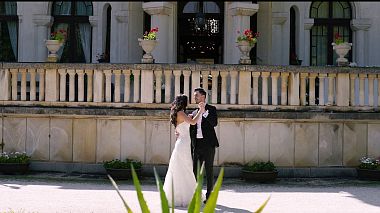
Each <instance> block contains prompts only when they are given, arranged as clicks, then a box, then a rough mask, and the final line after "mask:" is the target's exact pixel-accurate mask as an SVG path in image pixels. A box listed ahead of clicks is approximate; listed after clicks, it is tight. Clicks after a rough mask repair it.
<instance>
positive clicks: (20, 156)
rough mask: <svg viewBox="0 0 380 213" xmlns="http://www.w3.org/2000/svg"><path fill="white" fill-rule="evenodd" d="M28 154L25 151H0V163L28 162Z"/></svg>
mask: <svg viewBox="0 0 380 213" xmlns="http://www.w3.org/2000/svg"><path fill="white" fill-rule="evenodd" d="M29 161H30V156H28V155H27V154H26V153H25V152H23V153H20V152H11V153H9V154H8V153H6V152H2V153H0V163H29Z"/></svg>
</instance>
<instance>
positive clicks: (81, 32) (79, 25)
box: [52, 1, 93, 63]
mask: <svg viewBox="0 0 380 213" xmlns="http://www.w3.org/2000/svg"><path fill="white" fill-rule="evenodd" d="M92 10H93V8H92V3H91V2H87V1H77V2H68V1H59V2H54V3H53V9H52V13H53V14H52V15H53V17H54V24H53V26H52V32H54V31H56V30H59V29H64V30H66V31H67V40H66V41H65V44H64V46H63V48H61V49H60V50H59V51H58V53H57V54H58V55H59V57H60V59H59V61H60V62H77V63H90V62H91V37H92V35H91V30H92V29H91V25H90V22H89V19H88V16H92V14H93V11H92Z"/></svg>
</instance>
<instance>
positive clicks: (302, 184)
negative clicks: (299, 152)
mask: <svg viewBox="0 0 380 213" xmlns="http://www.w3.org/2000/svg"><path fill="white" fill-rule="evenodd" d="M117 183H118V185H119V187H120V189H121V191H122V194H123V196H124V197H125V198H126V200H127V203H128V205H129V206H130V207H131V208H132V210H133V211H134V212H141V211H140V208H139V205H138V200H137V196H136V192H135V190H134V186H133V184H132V182H131V181H117ZM141 184H142V188H143V193H144V197H145V200H147V203H148V206H149V208H150V210H151V212H153V213H156V212H157V213H159V212H161V209H160V198H159V194H158V192H157V188H156V185H155V181H154V179H153V178H146V179H145V180H142V181H141ZM204 189H205V187H204ZM268 196H271V199H270V201H269V202H268V205H267V206H266V208H265V209H264V212H268V213H269V212H281V213H283V212H292V213H294V212H302V213H304V212H308V213H313V212H315V213H317V212H318V213H321V212H335V213H336V212H342V213H343V212H344V213H357V212H366V213H379V212H380V182H370V181H359V180H349V179H280V180H279V181H277V182H276V183H273V184H256V183H246V182H244V181H242V180H239V179H225V180H224V182H223V185H222V190H221V192H220V194H219V199H218V203H217V209H216V211H215V212H220V213H221V212H236V213H248V212H254V211H255V210H256V209H257V208H258V207H259V206H260V204H261V203H263V202H264V201H265V199H266V198H267V197H268ZM11 210H12V211H14V212H20V213H21V212H23V213H29V212H38V213H45V212H46V213H47V212H48V213H52V212H59V213H61V212H81V213H87V212H102V213H105V212H112V213H118V212H126V211H125V210H124V207H123V204H122V202H121V200H120V198H119V197H118V195H117V193H116V191H115V190H114V189H113V187H112V185H111V183H110V182H109V181H108V180H107V179H105V178H104V177H95V178H94V177H87V178H84V177H81V176H77V177H75V176H65V175H62V174H46V173H43V174H34V175H27V176H1V175H0V212H1V213H3V212H11ZM175 212H187V210H186V209H185V208H176V210H175Z"/></svg>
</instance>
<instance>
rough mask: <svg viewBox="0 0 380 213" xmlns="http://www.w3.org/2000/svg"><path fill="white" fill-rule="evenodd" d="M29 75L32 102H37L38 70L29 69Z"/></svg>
mask: <svg viewBox="0 0 380 213" xmlns="http://www.w3.org/2000/svg"><path fill="white" fill-rule="evenodd" d="M28 73H29V74H30V93H29V94H30V95H29V97H30V100H31V101H35V100H36V70H35V69H28Z"/></svg>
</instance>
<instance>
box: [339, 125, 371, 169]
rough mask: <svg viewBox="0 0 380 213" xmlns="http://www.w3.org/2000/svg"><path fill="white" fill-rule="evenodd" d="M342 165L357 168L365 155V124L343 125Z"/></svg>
mask: <svg viewBox="0 0 380 213" xmlns="http://www.w3.org/2000/svg"><path fill="white" fill-rule="evenodd" d="M343 132H344V136H343V141H344V144H343V165H344V166H357V165H359V159H360V158H361V157H363V156H365V155H366V153H367V124H355V123H345V124H344V130H343Z"/></svg>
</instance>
